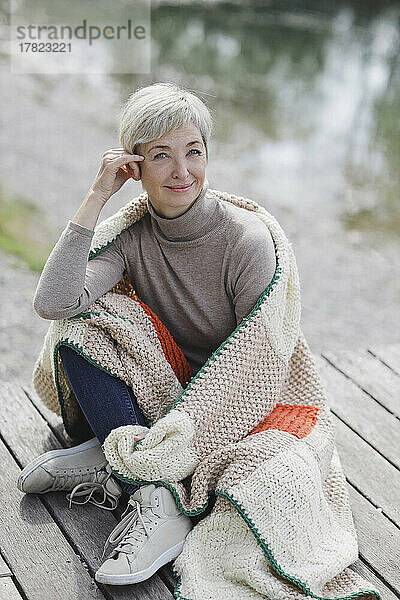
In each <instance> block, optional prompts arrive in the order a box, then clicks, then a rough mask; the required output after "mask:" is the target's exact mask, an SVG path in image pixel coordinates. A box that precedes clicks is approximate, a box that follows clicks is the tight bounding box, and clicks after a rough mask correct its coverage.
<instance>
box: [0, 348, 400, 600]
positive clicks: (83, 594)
mask: <svg viewBox="0 0 400 600" xmlns="http://www.w3.org/2000/svg"><path fill="white" fill-rule="evenodd" d="M315 359H316V361H317V364H318V367H319V369H320V373H321V376H322V379H323V382H324V385H325V388H326V391H327V394H328V398H329V404H330V408H331V410H332V413H333V415H334V421H335V425H336V444H337V448H338V451H339V454H340V457H341V460H342V465H343V468H344V471H345V474H346V477H347V481H348V489H349V494H350V502H351V506H352V510H353V515H354V521H355V525H356V529H357V534H358V540H359V551H360V555H359V559H358V560H357V562H355V563H354V565H352V568H354V570H355V571H357V572H358V573H360V574H361V575H362V576H363V577H365V578H366V579H368V580H369V581H370V582H371V583H372V584H373V585H374V586H375V587H376V588H377V589H378V590H379V591H380V592H381V596H382V600H395V599H396V598H398V599H399V598H400V530H399V528H400V472H399V469H400V344H395V345H392V346H385V347H373V346H371V347H370V348H368V349H366V350H365V351H363V352H359V353H350V352H340V353H331V352H326V353H323V354H322V355H321V356H315ZM0 398H1V406H2V415H1V420H0V436H1V439H0V460H1V464H2V468H1V473H2V483H1V486H0V496H1V511H0V525H1V527H0V530H1V534H0V536H1V540H0V542H1V555H0V600H21V599H24V600H47V599H49V598H50V599H51V600H52V599H56V598H59V597H61V598H63V600H95V599H96V600H102V599H104V598H107V599H108V600H117V599H118V600H128V599H129V600H133V599H137V600H147V599H148V600H150V599H151V600H167V599H169V600H171V599H173V597H174V596H173V588H174V585H175V580H174V578H173V576H172V573H171V569H170V565H166V566H165V567H163V568H162V569H160V570H159V571H158V572H157V573H156V574H155V575H153V577H151V578H150V579H148V580H147V581H145V582H143V583H139V584H134V585H130V586H106V585H100V584H97V583H96V582H95V581H94V573H95V571H96V570H97V568H98V567H99V565H100V564H101V553H102V549H103V544H104V541H105V539H106V538H107V536H108V534H109V533H110V531H111V530H112V529H113V527H114V526H115V524H116V523H117V519H118V517H119V515H120V510H119V512H116V514H114V513H111V512H107V511H103V510H101V509H99V508H96V507H95V506H93V505H91V504H88V505H85V506H75V505H74V506H73V508H72V509H70V508H69V507H68V502H67V500H66V498H65V493H63V492H56V493H52V494H44V495H34V494H33V495H25V494H23V493H21V492H20V491H19V490H18V489H17V486H16V481H17V478H18V474H19V472H20V470H21V469H22V468H23V467H24V466H25V465H27V464H28V463H29V462H30V461H31V460H32V459H33V458H35V457H36V456H38V455H40V454H42V453H43V452H47V451H48V450H51V449H55V448H61V447H63V446H67V445H68V444H67V442H66V441H65V439H64V437H63V434H62V425H61V420H60V419H59V418H58V417H56V416H55V415H54V414H53V413H51V412H50V411H49V410H47V409H46V408H45V407H44V406H43V404H42V403H41V402H40V400H39V399H38V397H37V395H36V394H35V392H34V391H33V389H32V388H31V387H26V386H16V385H15V384H11V383H7V382H0ZM221 600H224V599H221ZM235 600H240V599H239V598H238V599H235Z"/></svg>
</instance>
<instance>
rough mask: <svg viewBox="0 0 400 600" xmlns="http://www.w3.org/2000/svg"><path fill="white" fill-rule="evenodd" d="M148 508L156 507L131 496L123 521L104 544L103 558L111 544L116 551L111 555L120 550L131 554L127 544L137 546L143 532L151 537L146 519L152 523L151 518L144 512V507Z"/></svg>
mask: <svg viewBox="0 0 400 600" xmlns="http://www.w3.org/2000/svg"><path fill="white" fill-rule="evenodd" d="M130 507H132V510H131V511H129V509H130ZM146 508H154V505H153V504H151V503H146V502H144V501H143V500H142V501H141V502H139V501H138V500H135V499H134V498H132V496H131V497H130V499H129V501H128V505H127V507H126V509H125V511H124V512H123V513H122V517H121V521H120V522H119V523H118V525H117V526H116V527H115V528H114V529H113V530H112V532H111V533H110V535H109V536H108V538H107V540H106V542H105V544H104V549H103V554H102V557H101V558H102V559H103V558H104V556H105V554H106V552H107V550H108V548H109V547H110V546H114V552H113V554H112V555H111V556H113V555H115V554H116V553H118V552H124V553H125V554H130V549H128V548H126V546H127V545H130V546H133V547H135V546H137V544H138V543H139V542H141V541H142V540H143V535H144V534H143V532H145V534H146V535H147V536H148V537H149V538H150V532H149V530H148V529H147V527H146V521H145V520H147V523H150V522H151V520H150V519H149V516H148V515H146V514H142V509H146ZM128 511H129V512H128ZM150 541H151V538H150Z"/></svg>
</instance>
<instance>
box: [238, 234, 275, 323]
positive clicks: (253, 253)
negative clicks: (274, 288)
mask: <svg viewBox="0 0 400 600" xmlns="http://www.w3.org/2000/svg"><path fill="white" fill-rule="evenodd" d="M232 263H233V265H234V266H235V270H234V274H233V277H232V281H231V294H232V302H233V306H234V309H235V315H236V324H237V325H239V323H240V322H241V321H242V320H243V319H244V317H246V316H247V315H248V314H249V313H250V312H251V310H252V309H253V308H254V306H255V304H256V302H257V300H258V298H259V297H260V296H261V294H262V293H263V292H264V290H265V289H266V288H267V287H268V285H269V284H270V283H271V281H272V278H273V276H274V273H275V269H276V256H275V247H274V242H273V240H272V236H271V234H270V232H269V230H268V229H267V228H266V227H265V225H263V224H262V223H260V225H258V224H255V226H254V227H251V228H250V229H247V230H246V232H245V235H242V236H241V237H240V239H239V240H238V241H237V243H236V246H235V248H234V251H233V257H232Z"/></svg>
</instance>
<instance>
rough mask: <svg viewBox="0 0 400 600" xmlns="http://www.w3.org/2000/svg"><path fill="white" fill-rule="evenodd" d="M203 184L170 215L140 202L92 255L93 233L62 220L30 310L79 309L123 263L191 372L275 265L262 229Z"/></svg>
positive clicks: (63, 312)
mask: <svg viewBox="0 0 400 600" xmlns="http://www.w3.org/2000/svg"><path fill="white" fill-rule="evenodd" d="M207 189H208V188H207V187H204V188H203V190H202V192H201V193H200V195H199V196H198V197H197V199H196V200H195V202H194V203H193V204H192V206H191V207H190V208H189V209H188V210H187V211H186V212H185V213H184V214H183V215H180V216H179V217H175V218H172V219H168V218H165V217H162V216H160V215H159V214H158V213H157V212H156V211H155V209H154V207H153V206H152V204H151V203H150V202H149V201H147V206H148V209H149V211H148V212H147V213H146V214H145V215H144V217H143V218H142V219H140V220H139V221H137V222H136V223H133V225H131V226H130V227H129V228H128V229H126V230H124V231H123V232H122V233H121V234H120V235H118V236H117V238H116V239H115V240H114V241H113V242H112V243H111V244H110V245H109V246H108V247H107V248H106V249H105V250H104V251H102V252H101V253H100V254H99V255H98V256H96V257H95V258H93V259H92V260H90V261H88V256H89V251H90V244H91V240H92V238H93V235H94V231H93V230H91V229H87V228H86V227H83V226H82V225H78V224H77V223H73V222H72V221H69V222H68V224H67V226H66V228H65V229H64V231H63V232H62V234H61V236H60V238H59V240H58V242H57V243H56V245H55V246H54V248H53V250H52V252H51V254H50V256H49V258H48V259H47V262H46V264H45V266H44V269H43V271H42V274H41V276H40V279H39V283H38V286H37V289H36V292H35V295H34V298H33V307H34V309H35V311H36V312H37V313H38V315H39V316H41V317H42V318H44V319H63V318H67V317H72V316H74V315H77V314H79V313H80V312H84V311H85V310H86V309H87V307H88V306H89V305H90V304H91V303H92V302H94V301H95V300H96V299H97V298H99V297H100V296H102V295H103V294H105V293H106V292H107V291H109V290H110V289H111V288H112V287H113V286H114V285H115V284H116V283H117V282H118V281H120V279H122V277H123V275H124V271H125V270H126V271H127V273H128V276H129V279H130V281H131V282H132V285H133V287H134V288H135V291H136V293H137V294H138V295H139V297H140V298H141V300H143V302H145V303H146V304H147V305H148V306H149V307H150V308H151V309H152V310H153V311H154V312H155V313H156V314H157V316H158V317H159V318H160V319H161V321H162V322H163V323H164V325H166V327H167V328H168V329H169V331H170V333H171V334H172V335H173V337H174V339H175V341H176V342H177V344H178V345H179V347H180V348H181V350H182V352H183V353H184V355H185V356H186V358H187V360H188V361H189V364H190V366H191V369H192V375H195V374H196V373H197V371H198V370H199V369H200V368H201V366H202V365H203V364H204V363H205V362H206V360H207V359H208V357H209V356H210V355H211V354H212V353H213V352H214V350H216V349H217V348H218V346H219V345H220V344H221V343H222V342H223V341H224V340H225V339H226V338H227V337H228V336H229V335H230V333H232V331H233V330H234V329H235V328H236V326H237V325H238V324H239V323H240V321H241V320H242V319H243V318H244V317H245V316H247V315H248V314H249V312H250V311H251V310H252V308H253V307H254V305H255V303H256V302H257V300H258V298H259V296H260V295H261V294H262V292H263V291H264V290H265V288H266V287H267V286H268V284H269V283H270V281H271V279H272V277H273V275H274V272H275V268H276V258H275V250H274V244H273V241H272V237H271V234H270V233H269V230H268V228H267V227H266V226H265V225H264V224H263V223H262V222H261V220H260V219H259V218H258V217H257V216H256V215H254V214H253V213H251V212H250V211H248V210H246V209H242V208H239V207H237V206H234V205H232V204H230V203H228V202H222V201H220V200H219V199H218V198H216V197H215V196H214V195H213V194H212V193H211V192H208V191H207Z"/></svg>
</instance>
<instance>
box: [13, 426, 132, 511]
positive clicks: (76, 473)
mask: <svg viewBox="0 0 400 600" xmlns="http://www.w3.org/2000/svg"><path fill="white" fill-rule="evenodd" d="M17 486H18V489H19V490H21V492H25V493H27V494H46V493H47V492H56V491H62V490H64V491H68V492H71V493H70V494H67V498H68V500H69V503H70V507H71V504H86V503H87V502H90V503H91V504H95V505H96V506H100V507H101V508H104V509H105V510H114V509H115V508H116V506H117V505H118V501H119V497H120V496H121V494H122V489H121V487H120V486H119V484H118V483H117V481H116V480H115V479H114V478H113V477H112V471H111V467H110V465H109V464H108V462H107V459H106V457H105V456H104V453H103V450H102V447H101V444H100V442H99V441H98V439H97V438H96V437H94V438H92V439H91V440H88V441H87V442H84V443H83V444H79V445H78V446H73V447H72V448H62V449H61V450H50V451H49V452H45V453H44V454H41V455H40V456H38V457H37V458H35V459H34V460H33V461H32V462H30V463H29V464H28V465H27V466H26V467H25V468H24V469H22V471H21V473H20V475H19V477H18V481H17ZM98 493H100V499H97V498H96V494H98ZM74 497H75V498H83V500H82V501H79V500H76V499H75V500H74V499H73V498H74ZM107 503H108V504H109V506H107Z"/></svg>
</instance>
